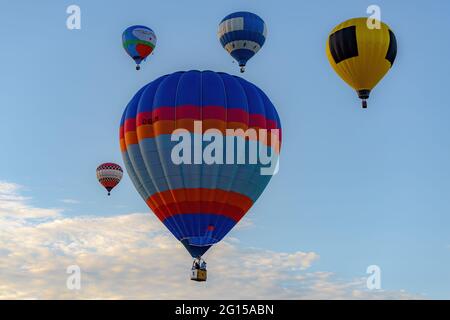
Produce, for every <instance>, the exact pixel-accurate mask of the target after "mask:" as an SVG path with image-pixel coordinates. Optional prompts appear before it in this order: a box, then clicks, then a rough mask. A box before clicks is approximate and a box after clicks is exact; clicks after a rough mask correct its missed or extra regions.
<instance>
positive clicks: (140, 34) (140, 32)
mask: <svg viewBox="0 0 450 320" xmlns="http://www.w3.org/2000/svg"><path fill="white" fill-rule="evenodd" d="M132 33H133V35H134V36H135V37H136V38H138V39H139V40H142V41H147V42H150V43H152V44H156V35H155V33H154V32H153V31H152V30H149V29H145V28H136V29H134V30H133V31H132Z"/></svg>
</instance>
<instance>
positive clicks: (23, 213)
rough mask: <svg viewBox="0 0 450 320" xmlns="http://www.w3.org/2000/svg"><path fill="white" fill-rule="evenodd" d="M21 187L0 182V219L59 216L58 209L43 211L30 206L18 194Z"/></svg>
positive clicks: (25, 199)
mask: <svg viewBox="0 0 450 320" xmlns="http://www.w3.org/2000/svg"><path fill="white" fill-rule="evenodd" d="M20 189H21V186H20V185H18V184H15V183H9V182H4V181H0V217H11V218H15V219H33V218H49V217H56V216H59V215H60V213H61V210H60V209H44V208H37V207H34V206H31V205H29V204H28V203H27V201H28V200H29V199H28V198H26V197H23V196H21V195H20V194H19V191H20Z"/></svg>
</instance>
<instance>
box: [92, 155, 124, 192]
mask: <svg viewBox="0 0 450 320" xmlns="http://www.w3.org/2000/svg"><path fill="white" fill-rule="evenodd" d="M96 174H97V179H98V181H99V182H100V184H101V185H102V186H103V187H104V188H105V189H106V190H107V191H108V195H109V193H110V192H111V190H112V189H113V188H114V187H115V186H117V184H119V182H120V180H121V179H122V175H123V170H122V168H121V167H120V166H119V165H118V164H115V163H111V162H107V163H103V164H101V165H99V166H98V167H97V170H96Z"/></svg>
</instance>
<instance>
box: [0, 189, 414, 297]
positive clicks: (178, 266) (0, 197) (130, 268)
mask: <svg viewBox="0 0 450 320" xmlns="http://www.w3.org/2000/svg"><path fill="white" fill-rule="evenodd" d="M28 200H29V199H27V198H25V197H22V196H21V195H20V187H19V186H17V185H15V184H11V183H6V182H0V230H1V232H0V270H1V272H0V299H346V298H350V299H352V298H353V299H410V298H417V297H416V296H414V295H411V294H409V293H407V292H403V291H395V292H386V291H376V292H375V291H368V290H367V289H365V283H366V280H365V279H363V278H361V279H353V280H351V281H342V280H338V279H337V277H336V275H335V274H333V273H331V272H318V271H314V272H313V271H311V266H312V265H313V264H314V262H316V261H317V260H318V259H319V255H318V254H317V253H314V252H302V251H297V252H275V251H269V250H264V249H257V248H242V247H241V246H240V245H239V241H238V240H237V239H233V238H231V239H228V240H227V241H224V242H222V243H220V244H219V245H217V246H216V247H214V248H212V249H211V250H210V252H209V253H208V255H207V261H208V269H209V273H208V276H209V278H208V281H207V282H206V283H196V282H193V281H190V280H189V268H190V264H191V261H192V260H191V258H190V256H189V255H188V254H187V253H186V251H185V249H184V248H183V247H182V246H181V245H180V244H179V243H178V242H177V241H176V240H175V239H174V238H173V236H172V235H171V234H169V233H168V232H167V231H166V230H165V229H164V227H163V226H162V225H161V223H160V222H159V221H156V219H155V218H154V217H152V216H151V215H150V214H149V213H133V214H124V215H120V216H113V217H76V218H73V217H71V218H69V217H64V216H63V215H62V212H61V210H58V209H43V208H35V207H33V206H31V205H29V204H28ZM36 218H39V219H36ZM71 265H77V266H79V267H80V269H81V289H80V290H69V289H68V288H67V286H66V281H67V278H68V276H69V274H67V273H66V270H67V267H68V266H71Z"/></svg>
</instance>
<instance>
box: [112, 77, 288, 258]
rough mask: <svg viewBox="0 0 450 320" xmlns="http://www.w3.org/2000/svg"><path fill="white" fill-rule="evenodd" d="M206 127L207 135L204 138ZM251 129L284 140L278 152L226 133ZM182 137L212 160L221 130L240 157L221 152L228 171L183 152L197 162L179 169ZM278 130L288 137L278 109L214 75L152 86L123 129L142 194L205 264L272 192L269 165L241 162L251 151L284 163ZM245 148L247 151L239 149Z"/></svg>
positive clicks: (129, 110)
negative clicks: (177, 134)
mask: <svg viewBox="0 0 450 320" xmlns="http://www.w3.org/2000/svg"><path fill="white" fill-rule="evenodd" d="M195 121H199V122H197V123H194V122H195ZM199 123H200V124H201V126H202V128H201V129H200V130H197V129H198V124H199ZM196 126H197V127H196ZM248 128H256V129H267V130H269V131H270V130H271V131H273V132H275V133H277V135H276V136H275V138H273V142H278V147H277V144H276V143H273V142H269V141H264V139H263V137H262V136H256V137H255V136H254V137H252V138H246V137H245V136H243V135H241V136H227V135H226V134H228V133H227V132H226V129H242V131H244V130H247V129H248ZM175 129H185V130H184V132H187V133H190V134H192V135H191V137H190V138H192V139H193V140H194V139H199V140H200V141H203V142H200V143H201V151H204V152H205V150H206V149H207V148H208V144H209V142H205V141H206V140H208V139H207V137H208V132H206V130H208V129H216V131H215V132H216V134H217V135H218V136H217V137H222V138H223V137H224V138H225V139H226V141H235V142H236V145H235V146H233V147H232V148H231V149H232V151H230V150H231V149H230V148H228V147H227V146H226V144H227V143H226V142H225V143H223V145H222V146H221V147H220V150H219V149H216V152H218V153H222V154H223V155H222V156H223V158H222V159H228V160H227V161H222V163H221V162H220V161H218V162H215V163H206V161H205V159H202V161H198V160H199V159H195V154H196V151H195V150H193V149H194V148H195V146H193V147H192V149H189V151H186V150H184V151H183V156H186V154H184V152H187V153H189V154H190V155H191V157H189V159H193V160H192V162H191V163H181V164H179V163H175V162H174V154H173V153H174V152H173V150H175V149H176V146H177V145H179V143H180V142H179V140H175V141H174V139H173V134H172V133H173V132H174V130H175ZM275 129H279V130H280V129H281V124H280V119H279V117H278V114H277V112H276V110H275V107H274V106H273V104H272V103H271V102H270V100H269V99H268V98H267V96H266V95H265V94H264V93H263V92H262V90H260V89H259V88H257V87H256V86H255V85H253V84H251V83H250V82H248V81H246V80H244V79H242V78H239V77H234V76H230V75H228V74H226V73H216V72H212V71H203V72H200V71H188V72H176V73H173V74H169V75H165V76H162V77H160V78H158V79H156V80H154V81H153V82H151V83H149V84H148V85H146V86H145V87H143V88H142V89H141V90H139V91H138V93H137V94H136V95H135V96H134V97H133V99H132V100H131V101H130V102H129V104H128V106H127V107H126V109H125V111H124V113H123V116H122V120H121V124H120V145H121V150H122V155H123V159H124V162H125V167H126V169H127V172H128V174H129V176H130V178H131V180H132V181H133V184H134V186H135V187H136V189H137V191H138V192H139V193H140V195H141V196H142V198H143V199H144V201H146V203H147V205H148V206H149V207H150V209H151V210H152V211H153V212H154V213H155V215H156V216H157V217H158V218H159V220H160V221H161V222H162V223H163V224H164V225H165V226H166V227H167V228H168V229H169V230H170V232H171V233H172V234H173V235H174V236H175V237H176V238H177V239H178V240H180V241H181V242H182V243H183V244H184V246H185V247H186V248H187V250H188V251H189V253H190V254H191V255H192V256H193V257H198V256H201V255H202V254H203V253H204V252H206V250H208V248H209V247H211V246H212V245H213V244H215V243H217V242H219V241H220V240H221V239H222V238H223V237H224V236H225V235H226V234H227V233H228V232H229V231H230V230H231V229H232V228H233V227H234V226H235V225H236V223H237V222H239V220H240V219H241V218H242V217H243V216H244V215H245V214H246V213H247V211H248V210H249V209H250V207H251V206H252V205H253V203H254V202H255V201H256V200H257V199H258V197H259V196H260V195H261V193H262V192H263V190H264V188H265V187H266V185H267V184H268V182H269V180H270V178H271V175H263V174H261V168H263V167H265V166H266V165H264V164H262V163H261V162H260V161H257V162H256V163H250V161H244V163H239V162H238V161H237V158H238V153H239V152H238V151H239V150H245V151H244V154H243V156H244V158H248V157H249V156H250V148H251V147H255V146H257V147H258V148H259V150H262V151H266V152H268V154H272V155H274V156H275V158H276V159H277V157H278V153H279V140H280V139H281V133H280V132H278V131H277V130H275ZM217 137H216V138H217ZM197 141H198V140H197ZM208 141H212V139H209V140H208ZM218 141H220V140H218ZM238 142H240V143H242V144H243V145H244V146H245V149H242V148H239V149H238V147H237V143H238ZM222 148H223V149H222ZM176 154H177V153H176ZM197 154H198V153H197ZM203 154H204V153H203ZM231 154H233V155H232V156H231ZM201 155H202V153H201V152H200V156H201ZM227 156H228V157H229V158H227ZM241 156H242V154H241ZM231 158H232V159H233V161H229V160H230V159H231ZM240 160H243V159H242V157H241V158H240ZM244 160H245V159H244ZM229 162H230V163H229ZM241 162H242V161H241Z"/></svg>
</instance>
